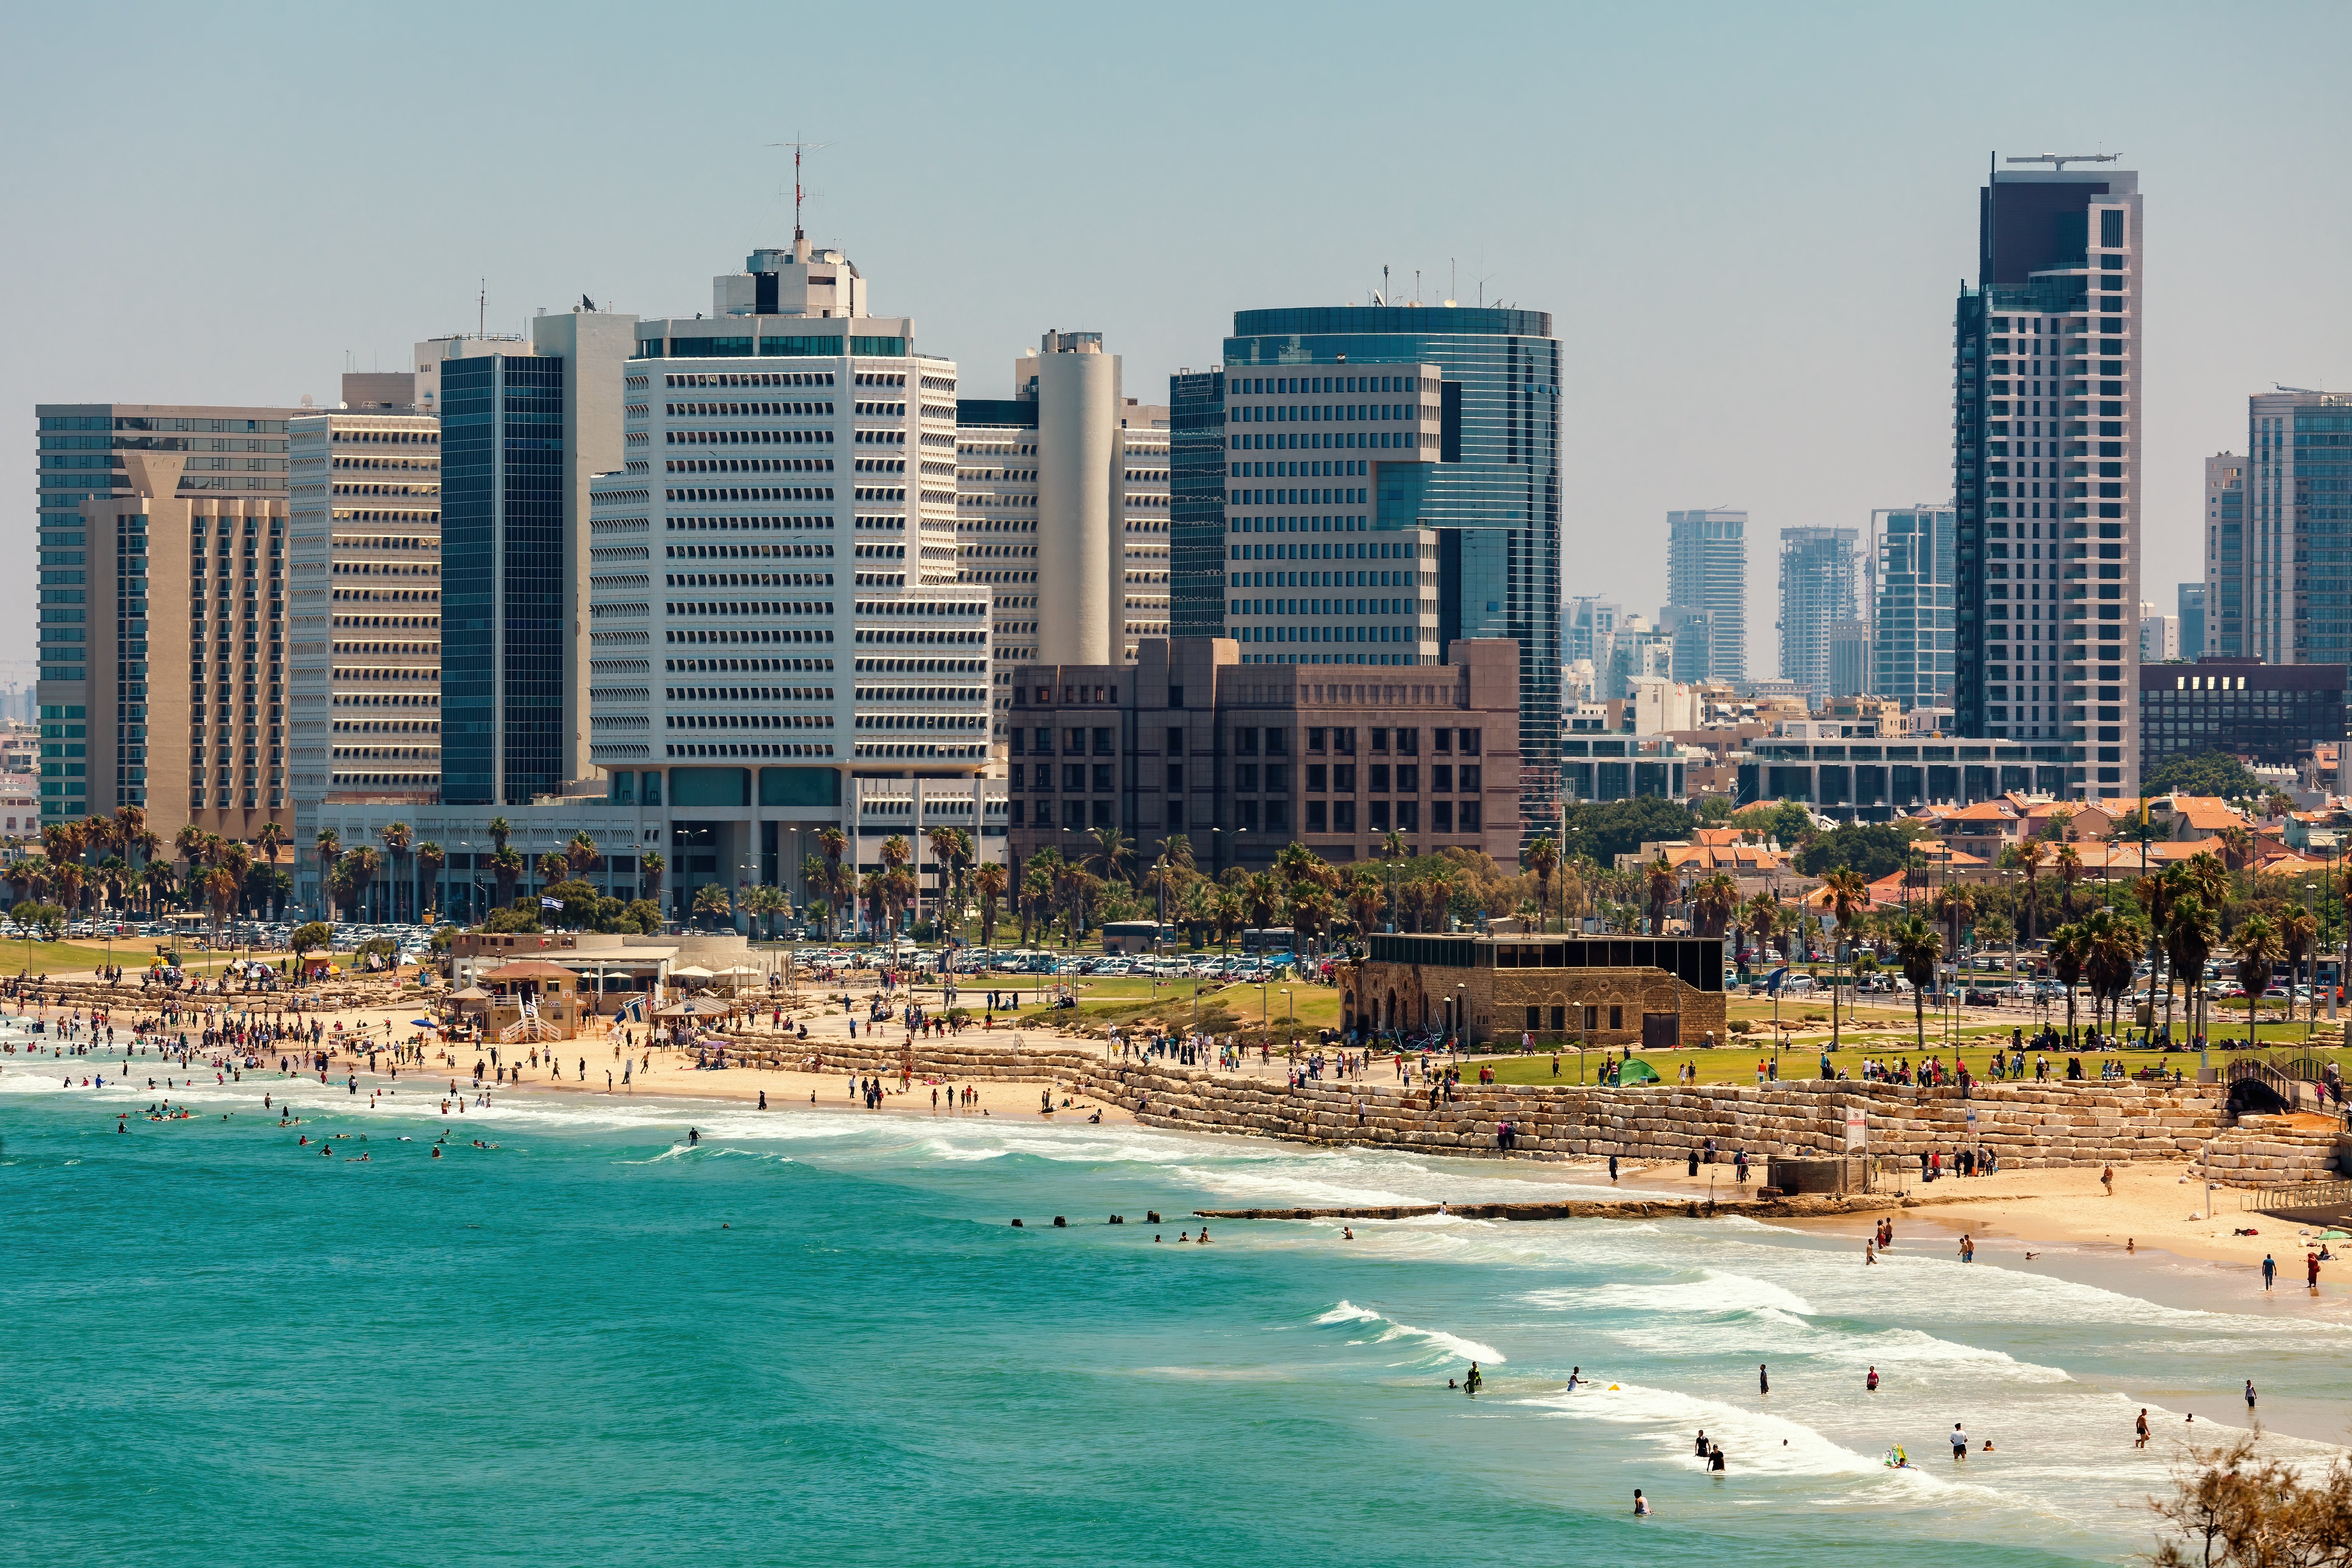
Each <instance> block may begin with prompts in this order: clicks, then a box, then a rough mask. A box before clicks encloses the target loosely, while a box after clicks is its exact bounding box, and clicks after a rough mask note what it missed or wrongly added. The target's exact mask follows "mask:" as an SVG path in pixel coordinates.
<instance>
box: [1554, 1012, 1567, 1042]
mask: <svg viewBox="0 0 2352 1568" xmlns="http://www.w3.org/2000/svg"><path fill="white" fill-rule="evenodd" d="M1551 1029H1552V1033H1553V1034H1555V1035H1559V1034H1565V1033H1567V1032H1568V1009H1567V1008H1565V1007H1554V1008H1553V1009H1552V1010H1551Z"/></svg>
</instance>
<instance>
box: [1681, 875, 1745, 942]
mask: <svg viewBox="0 0 2352 1568" xmlns="http://www.w3.org/2000/svg"><path fill="white" fill-rule="evenodd" d="M1691 908H1692V910H1693V911H1694V912H1695V913H1696V915H1697V916H1698V921H1699V934H1700V935H1702V936H1722V935H1723V934H1724V933H1725V931H1727V929H1728V928H1729V926H1730V924H1731V917H1732V915H1733V914H1734V913H1736V912H1737V911H1738V908H1739V884H1738V883H1737V882H1735V881H1733V880H1732V879H1731V878H1730V877H1729V876H1728V875H1727V874H1726V873H1724V872H1721V871H1717V872H1716V873H1715V874H1714V875H1713V876H1711V877H1708V878H1706V879H1703V880H1701V881H1700V883H1699V884H1698V886H1696V887H1695V888H1693V889H1691Z"/></svg>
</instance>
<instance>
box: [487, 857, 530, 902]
mask: <svg viewBox="0 0 2352 1568" xmlns="http://www.w3.org/2000/svg"><path fill="white" fill-rule="evenodd" d="M522 873H523V859H522V851H521V850H520V849H517V848H515V847H512V846H511V845H506V844H501V845H499V847H497V848H496V849H493V850H492V851H490V885H491V886H492V887H493V888H495V889H498V899H499V908H500V909H502V910H503V909H510V908H512V907H513V905H514V896H515V884H516V883H518V882H520V881H521V880H522Z"/></svg>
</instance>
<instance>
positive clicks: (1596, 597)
mask: <svg viewBox="0 0 2352 1568" xmlns="http://www.w3.org/2000/svg"><path fill="white" fill-rule="evenodd" d="M1623 617H1624V610H1623V608H1622V606H1621V605H1619V604H1618V603H1617V601H1616V600H1614V599H1612V598H1610V597H1608V596H1607V595H1601V594H1579V595H1576V596H1575V597H1573V598H1571V599H1570V600H1569V601H1568V613H1567V618H1566V620H1565V621H1564V622H1563V624H1562V636H1561V641H1562V643H1563V644H1564V645H1565V651H1566V661H1567V662H1568V663H1570V664H1573V663H1575V662H1576V661H1577V660H1578V659H1580V658H1584V659H1591V661H1592V668H1593V671H1594V673H1595V674H1596V675H1601V676H1603V677H1604V678H1605V674H1606V672H1607V670H1608V668H1609V664H1610V660H1611V659H1612V658H1613V657H1614V656H1615V655H1614V647H1613V644H1614V643H1615V641H1616V637H1617V623H1618V622H1619V621H1620V620H1622V618H1623Z"/></svg>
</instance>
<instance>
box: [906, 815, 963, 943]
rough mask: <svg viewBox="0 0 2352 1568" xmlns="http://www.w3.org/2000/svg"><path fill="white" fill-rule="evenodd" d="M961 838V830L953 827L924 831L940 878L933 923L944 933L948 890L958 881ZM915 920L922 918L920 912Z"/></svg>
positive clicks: (935, 871)
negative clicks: (958, 855) (957, 863)
mask: <svg viewBox="0 0 2352 1568" xmlns="http://www.w3.org/2000/svg"><path fill="white" fill-rule="evenodd" d="M960 836H961V830H960V829H957V828H953V827H929V828H925V829H924V830H923V842H924V844H925V845H927V846H929V848H930V851H931V869H932V872H933V874H934V875H936V876H937V877H938V878H939V899H938V902H937V903H936V904H935V905H934V906H933V910H932V921H933V923H934V924H936V925H938V926H939V927H940V929H941V930H942V931H944V930H945V929H946V926H947V920H946V911H947V910H948V907H949V899H948V889H950V886H951V885H952V884H953V883H954V881H955V880H956V868H955V861H956V839H957V838H958V837H960ZM915 918H916V919H918V920H920V919H921V918H922V914H921V911H920V910H918V911H917V912H916V917H915Z"/></svg>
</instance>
